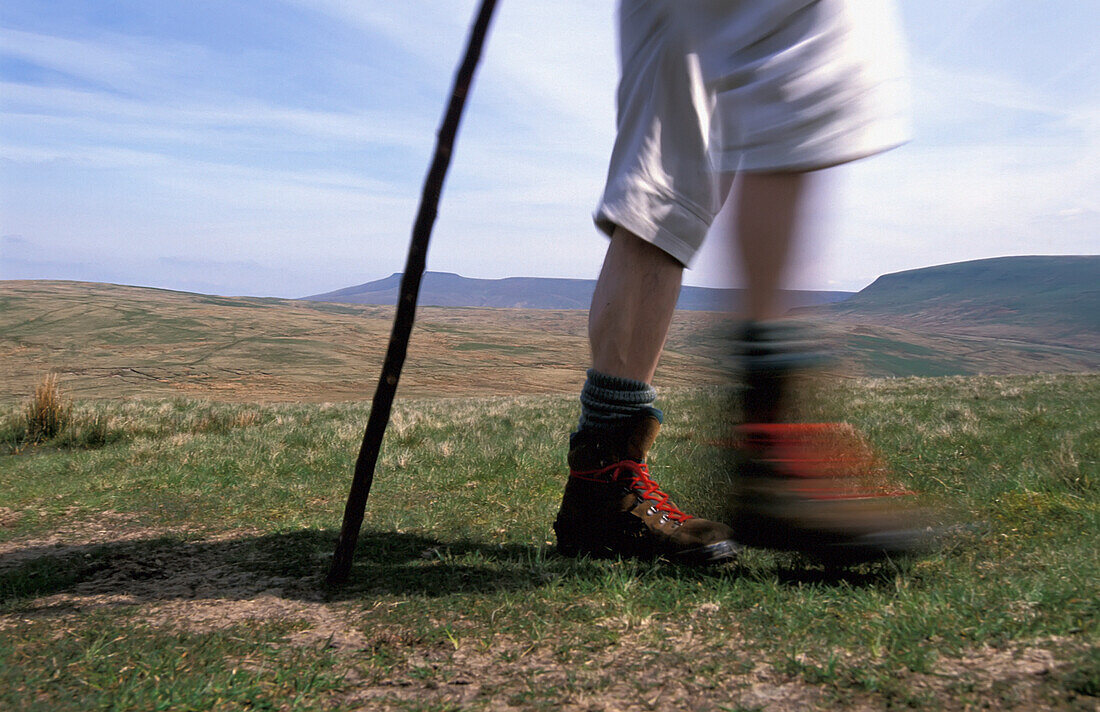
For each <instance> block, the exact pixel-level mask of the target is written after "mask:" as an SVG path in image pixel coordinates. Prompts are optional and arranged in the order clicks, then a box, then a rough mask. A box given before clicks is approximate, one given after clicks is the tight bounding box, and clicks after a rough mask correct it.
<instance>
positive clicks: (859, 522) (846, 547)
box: [730, 423, 933, 565]
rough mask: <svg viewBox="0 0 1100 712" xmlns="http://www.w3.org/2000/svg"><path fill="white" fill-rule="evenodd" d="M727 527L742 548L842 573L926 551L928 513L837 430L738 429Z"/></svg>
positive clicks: (850, 434) (847, 432)
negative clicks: (835, 567) (805, 559)
mask: <svg viewBox="0 0 1100 712" xmlns="http://www.w3.org/2000/svg"><path fill="white" fill-rule="evenodd" d="M736 438H737V440H738V442H737V444H736V449H735V452H736V453H737V458H738V462H737V464H736V469H735V476H734V478H733V482H734V485H733V496H732V501H731V505H730V510H731V511H730V520H731V522H732V525H733V531H734V538H735V539H736V540H737V542H738V543H740V544H744V545H746V546H757V547H764V548H769V549H780V550H789V551H799V552H802V553H804V554H808V555H810V556H812V557H814V558H817V559H820V560H823V561H826V562H828V563H834V564H840V565H846V564H854V563H859V562H864V561H871V560H875V559H881V558H886V557H892V556H898V555H906V554H916V553H921V552H922V551H926V550H927V549H928V548H929V547H930V545H931V544H932V540H933V530H932V529H931V527H930V526H929V520H930V517H929V513H928V512H927V511H924V510H922V509H920V508H918V507H917V506H915V505H914V504H913V503H912V501H911V493H910V492H907V491H905V490H904V489H901V488H898V487H896V486H893V485H891V484H890V482H889V473H888V472H887V470H886V468H885V467H884V466H883V465H882V464H881V463H880V462H879V461H878V460H877V458H876V457H875V456H874V453H873V452H872V450H871V448H870V446H869V445H868V444H867V443H866V442H865V441H864V440H863V439H862V438H861V437H860V436H859V435H858V433H857V432H856V431H855V429H854V428H852V427H851V426H849V425H846V424H842V423H765V424H750V425H742V426H739V427H738V428H737V430H736Z"/></svg>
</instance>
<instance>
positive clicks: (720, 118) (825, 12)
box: [595, 0, 909, 265]
mask: <svg viewBox="0 0 1100 712" xmlns="http://www.w3.org/2000/svg"><path fill="white" fill-rule="evenodd" d="M619 44H620V46H619V51H620V60H621V65H622V66H621V69H622V76H621V79H620V82H619V91H618V97H617V98H618V134H617V137H616V140H615V147H614V150H613V151H612V155H611V166H610V169H609V171H608V178H607V186H606V188H605V190H604V195H603V198H602V199H601V201H600V205H599V207H598V208H597V211H596V215H595V219H596V224H597V226H599V228H600V229H601V230H603V231H604V232H606V233H607V234H609V235H610V234H611V232H612V231H613V230H614V227H615V225H621V226H622V227H624V228H626V229H627V230H630V231H631V232H633V233H635V234H636V235H638V236H639V237H641V238H642V239H644V240H647V241H648V242H651V243H653V244H654V245H656V246H657V247H660V248H661V249H662V250H664V251H665V252H667V253H669V254H670V255H672V256H673V257H675V258H676V259H677V260H679V261H680V262H681V263H683V264H685V265H690V264H691V261H692V259H693V257H694V256H695V253H696V252H697V251H698V249H699V247H700V246H701V245H702V242H703V238H704V237H705V236H706V233H707V230H708V228H709V227H710V224H711V222H713V220H714V216H715V215H716V214H717V213H718V210H719V209H720V208H721V204H722V201H723V199H724V197H725V196H720V195H719V174H721V173H732V172H738V171H745V172H773V171H808V170H815V169H818V168H825V167H828V166H833V165H837V164H840V163H846V162H848V161H853V160H855V159H858V158H862V157H864V156H869V155H872V154H875V153H880V152H882V151H885V150H888V149H890V148H893V147H895V146H897V145H899V144H901V143H904V142H905V141H906V140H907V138H908V135H909V125H908V119H909V105H908V104H909V102H908V90H907V85H906V81H905V78H904V51H903V43H902V39H901V34H900V32H899V30H898V23H897V21H896V14H895V12H894V8H893V6H892V4H891V2H890V1H889V0H621V2H620V4H619Z"/></svg>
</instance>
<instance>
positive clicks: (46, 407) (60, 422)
mask: <svg viewBox="0 0 1100 712" xmlns="http://www.w3.org/2000/svg"><path fill="white" fill-rule="evenodd" d="M71 416H72V404H71V403H69V401H67V400H65V398H63V397H62V395H61V387H60V386H59V385H58V378H57V374H56V373H50V374H47V375H46V377H45V378H43V379H42V381H41V382H39V384H38V385H37V386H35V388H34V398H32V399H31V402H30V403H28V404H27V408H26V411H25V417H26V435H25V437H26V439H27V440H29V441H30V442H32V443H39V442H44V441H46V440H50V439H52V438H54V437H56V436H57V435H59V434H60V433H61V431H62V430H64V429H65V427H66V426H67V425H68V424H69V421H70V419H71Z"/></svg>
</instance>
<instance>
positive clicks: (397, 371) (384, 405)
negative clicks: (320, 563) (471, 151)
mask: <svg viewBox="0 0 1100 712" xmlns="http://www.w3.org/2000/svg"><path fill="white" fill-rule="evenodd" d="M495 7H496V0H482V3H481V9H480V10H478V13H477V17H476V19H475V20H474V25H473V27H472V28H471V30H470V36H469V39H468V40H467V42H466V54H465V56H464V57H463V59H462V64H461V65H459V67H458V71H457V73H456V74H455V80H454V86H453V87H452V89H451V99H450V102H449V103H448V104H447V113H446V114H445V115H444V117H443V123H442V125H441V126H440V129H439V135H438V138H437V140H436V146H435V157H434V158H433V159H432V165H431V168H430V169H429V170H428V177H427V179H425V181H424V191H423V193H422V195H421V197H420V210H419V212H418V213H417V215H416V223H415V224H414V225H413V231H412V241H411V242H410V244H409V257H408V259H407V260H406V262H405V273H404V274H403V275H402V276H401V291H400V295H399V297H398V301H397V313H396V314H395V315H394V319H393V331H392V332H391V333H390V345H389V348H387V349H386V360H385V361H384V362H383V364H382V375H381V376H380V377H379V379H378V387H377V388H376V389H375V391H374V400H373V401H372V402H371V410H370V418H369V419H368V420H367V429H366V432H365V433H364V434H363V445H362V447H360V449H359V457H358V459H356V461H355V474H354V475H353V477H352V481H351V492H350V493H349V494H348V503H347V505H346V506H345V507H344V524H343V526H342V527H341V528H340V538H339V540H338V541H337V542H336V553H335V555H334V557H333V559H332V568H331V569H329V572H328V578H327V579H326V581H327V583H328V584H329V585H330V586H337V585H340V584H342V583H344V582H345V581H347V579H348V575H349V574H350V573H351V562H352V558H353V557H354V555H355V544H356V542H357V541H358V540H359V528H360V527H361V526H362V525H363V512H364V510H365V509H366V506H367V496H368V495H369V494H370V486H371V483H372V482H373V481H374V467H375V465H376V464H377V462H378V451H379V449H380V448H381V447H382V436H383V435H385V433H386V425H387V424H388V423H389V420H390V409H391V408H392V406H393V396H394V394H395V393H396V392H397V382H398V380H400V378H401V367H402V366H403V365H404V363H405V353H406V352H407V351H408V347H409V335H410V334H411V333H412V328H413V322H414V321H415V320H416V299H417V296H418V295H419V294H420V279H421V277H423V275H424V266H425V263H426V261H427V257H428V241H429V239H430V238H431V234H432V225H433V224H434V223H435V217H436V214H437V212H438V207H439V196H440V194H441V193H442V192H443V179H444V177H445V176H446V175H447V167H448V166H449V165H450V163H451V151H452V149H453V147H454V142H455V135H456V134H457V133H458V124H459V121H460V120H461V118H462V109H463V107H464V106H465V104H466V95H467V94H468V93H469V91H470V82H471V81H472V80H473V76H474V70H475V69H476V68H477V63H478V60H479V59H480V58H481V48H482V46H483V45H484V44H485V36H486V35H487V34H488V32H489V21H490V20H491V19H492V16H493V10H494V8H495Z"/></svg>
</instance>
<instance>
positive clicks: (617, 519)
mask: <svg viewBox="0 0 1100 712" xmlns="http://www.w3.org/2000/svg"><path fill="white" fill-rule="evenodd" d="M660 429H661V423H660V421H659V420H658V419H657V418H656V417H655V416H654V415H652V414H649V413H646V414H643V415H642V416H639V417H638V418H636V419H635V420H634V421H632V422H630V423H629V424H628V425H626V426H624V427H623V428H622V429H621V430H620V431H618V432H617V433H614V434H612V435H597V434H594V433H589V432H584V431H581V432H576V433H573V435H572V436H571V437H570V439H569V446H570V447H569V468H570V473H569V481H568V482H567V483H566V485H565V495H564V496H563V497H562V503H561V510H560V511H559V512H558V517H557V519H556V520H555V521H554V532H555V534H557V538H558V551H559V552H561V553H562V554H564V555H566V556H577V555H580V554H589V555H592V556H624V557H631V558H642V559H651V558H655V557H664V558H667V559H669V560H672V561H676V562H680V563H692V564H709V563H717V562H721V561H727V560H729V559H732V558H733V557H734V556H735V555H736V549H737V547H736V545H735V544H734V543H733V541H732V540H731V536H732V532H731V531H730V528H729V527H727V526H726V525H725V524H719V523H718V522H711V521H707V520H705V519H699V518H698V517H693V516H691V515H690V514H685V513H684V512H682V511H680V509H679V508H677V507H676V505H674V504H673V503H672V501H671V500H669V497H668V495H667V494H665V493H664V492H662V491H661V489H660V487H659V486H658V485H657V483H656V482H654V481H653V480H652V479H651V478H650V476H649V469H648V468H647V467H646V464H645V458H646V453H648V452H649V448H650V447H651V446H652V445H653V441H654V440H656V438H657V433H658V432H659V431H660Z"/></svg>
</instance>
